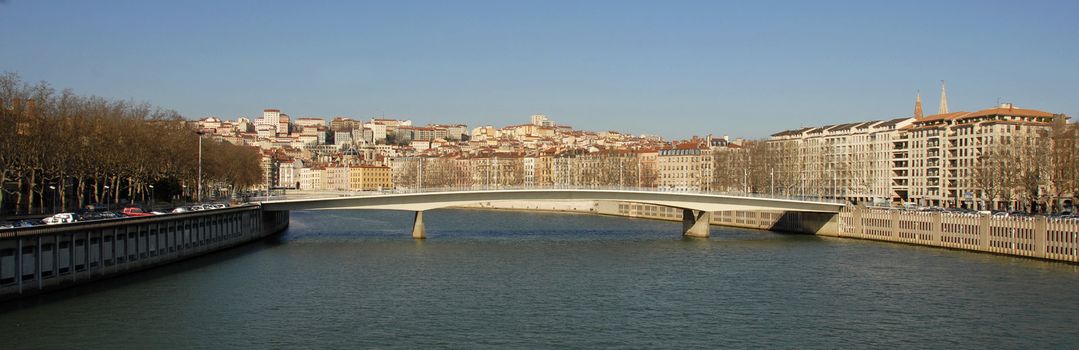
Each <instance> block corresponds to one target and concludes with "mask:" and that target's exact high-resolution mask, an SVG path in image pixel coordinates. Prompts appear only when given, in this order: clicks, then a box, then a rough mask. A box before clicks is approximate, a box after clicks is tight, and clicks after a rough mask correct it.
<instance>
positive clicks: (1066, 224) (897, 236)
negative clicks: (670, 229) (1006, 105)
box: [469, 201, 1079, 262]
mask: <svg viewBox="0 0 1079 350" xmlns="http://www.w3.org/2000/svg"><path fill="white" fill-rule="evenodd" d="M469 207H473V208H495V209H519V210H542V211H559V212H582V213H595V214H604V215H615V216H625V217H634V218H645V219H655V220H668V221H679V222H680V221H682V210H681V209H677V208H670V207H664V206H658V205H651V204H640V203H621V202H608V201H579V202H540V201H507V202H485V203H481V204H479V205H474V206H469ZM711 224H713V225H720V226H730V227H742V228H751V229H761V230H770V231H781V232H794V233H807V234H815V235H820V236H828V237H843V238H857V239H869V240H876V241H886V242H896V243H906V244H916V245H924V246H931V247H942V248H950V249H962V250H971V251H979V252H988V253H996V254H1005V255H1016V256H1024V257H1032V258H1040V259H1048V260H1057V261H1068V262H1079V221H1077V220H1057V219H1050V218H1046V217H1031V218H1021V217H1003V218H1001V217H991V216H985V215H982V216H976V215H963V214H948V213H926V212H908V211H900V210H882V209H870V208H861V207H847V208H845V209H844V210H843V211H842V212H841V213H839V215H832V214H818V213H800V212H767V211H723V212H715V213H712V221H711Z"/></svg>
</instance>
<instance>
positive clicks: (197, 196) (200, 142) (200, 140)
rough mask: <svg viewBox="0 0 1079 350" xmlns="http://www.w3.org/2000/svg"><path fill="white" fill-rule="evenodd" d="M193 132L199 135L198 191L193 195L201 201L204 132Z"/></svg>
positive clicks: (197, 200)
mask: <svg viewBox="0 0 1079 350" xmlns="http://www.w3.org/2000/svg"><path fill="white" fill-rule="evenodd" d="M195 133H196V134H198V135H199V186H198V190H199V193H198V194H197V195H195V200H196V202H199V203H202V134H205V133H204V132H202V130H199V131H196V132H195ZM267 190H269V189H267Z"/></svg>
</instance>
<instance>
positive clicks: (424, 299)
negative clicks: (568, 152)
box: [0, 209, 1079, 349]
mask: <svg viewBox="0 0 1079 350" xmlns="http://www.w3.org/2000/svg"><path fill="white" fill-rule="evenodd" d="M411 220H412V217H411V213H401V212H374V211H323V212H293V213H292V223H291V227H290V229H289V230H288V231H287V232H286V233H284V234H282V235H280V236H279V237H277V238H274V239H269V240H266V241H263V242H258V243H254V244H250V245H246V246H243V247H240V248H236V249H232V250H229V251H226V252H222V253H217V254H214V255H211V256H207V257H202V258H198V259H194V260H190V261H186V262H181V263H178V264H173V265H169V266H165V267H162V268H158V269H154V270H151V271H146V272H143V273H138V274H134V275H130V276H124V277H120V278H115V279H111V280H107V281H102V282H100V283H95V284H91V285H88V286H82V287H77V288H74V289H69V290H65V291H61V292H57V293H52V294H48V295H44V296H41V297H36V298H30V299H27V300H22V301H19V302H17V303H11V304H8V305H3V306H2V307H3V308H0V348H2V349H16V348H48V349H56V348H106V347H122V348H155V349H156V348H212V349H219V348H239V347H244V348H310V347H319V348H325V347H333V348H345V347H348V348H413V349H415V348H467V349H473V348H498V349H501V348H587V349H591V348H612V347H613V348H621V347H631V348H679V349H680V348H689V347H695V348H715V347H728V348H747V347H753V348H760V347H768V348H776V347H780V348H837V347H838V348H969V349H982V348H1076V347H1079V332H1076V329H1077V328H1076V327H1077V326H1076V325H1077V324H1079V267H1077V266H1075V265H1068V264H1061V263H1052V262H1043V261H1037V260H1029V259H1020V258H1012V257H1003V256H995V255H988V254H976V253H969V252H961V251H951V250H943V249H934V248H924V247H915V246H906V245H897V244H889V243H878V242H868V241H857V240H845V239H831V238H821V237H815V236H807V235H788V234H776V233H771V232H764V231H753V230H741V229H730V228H721V227H713V228H712V237H711V238H710V239H707V240H704V239H684V238H682V237H680V236H679V231H680V228H681V223H675V222H660V221H649V220H639V219H627V218H619V217H608V216H595V215H585V214H559V213H534V212H515V211H484V210H457V209H453V210H436V211H430V212H428V213H427V214H426V215H425V221H426V224H427V232H428V239H427V240H425V241H413V240H412V239H411V238H410V236H409V233H408V232H409V230H410V228H411Z"/></svg>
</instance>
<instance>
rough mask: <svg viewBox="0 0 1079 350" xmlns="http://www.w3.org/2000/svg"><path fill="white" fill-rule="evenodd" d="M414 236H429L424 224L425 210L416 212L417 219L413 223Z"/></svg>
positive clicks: (416, 237)
mask: <svg viewBox="0 0 1079 350" xmlns="http://www.w3.org/2000/svg"><path fill="white" fill-rule="evenodd" d="M412 238H414V239H425V238H427V230H426V229H425V228H424V226H423V211H417V212H416V220H415V221H413V223H412Z"/></svg>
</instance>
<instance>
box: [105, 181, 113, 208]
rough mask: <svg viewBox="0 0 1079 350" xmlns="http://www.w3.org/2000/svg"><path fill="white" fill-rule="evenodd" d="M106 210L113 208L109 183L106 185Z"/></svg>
mask: <svg viewBox="0 0 1079 350" xmlns="http://www.w3.org/2000/svg"><path fill="white" fill-rule="evenodd" d="M105 210H112V203H109V185H105Z"/></svg>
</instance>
